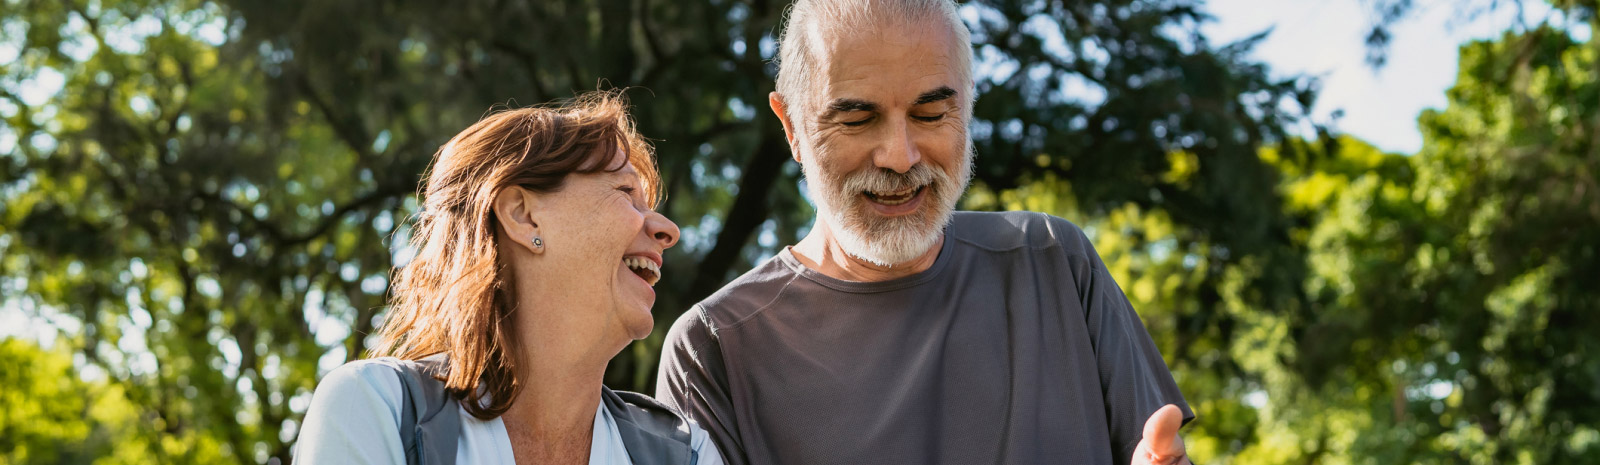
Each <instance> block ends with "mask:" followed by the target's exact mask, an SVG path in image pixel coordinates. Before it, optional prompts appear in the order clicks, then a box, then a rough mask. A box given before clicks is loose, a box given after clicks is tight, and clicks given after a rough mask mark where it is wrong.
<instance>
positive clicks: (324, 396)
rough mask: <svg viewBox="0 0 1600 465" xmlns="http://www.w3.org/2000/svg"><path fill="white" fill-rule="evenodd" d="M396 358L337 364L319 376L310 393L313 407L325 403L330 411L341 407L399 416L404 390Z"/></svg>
mask: <svg viewBox="0 0 1600 465" xmlns="http://www.w3.org/2000/svg"><path fill="white" fill-rule="evenodd" d="M398 362H399V360H398V359H394V358H389V357H384V358H375V359H365V360H355V361H351V362H349V363H345V364H344V365H340V366H339V367H338V368H335V369H333V371H330V372H328V374H327V375H326V376H323V377H322V381H320V382H318V383H317V389H316V391H315V392H314V393H313V394H312V403H313V404H318V403H320V404H324V405H326V406H328V407H333V409H338V410H343V409H342V408H340V407H346V408H348V407H365V408H367V409H375V408H376V407H380V406H381V407H384V408H382V409H381V410H386V411H389V412H390V413H392V414H393V416H394V417H395V418H397V419H398V418H399V417H400V407H401V405H402V404H401V401H402V399H401V396H402V395H404V390H405V388H404V387H402V386H401V385H400V377H399V371H398V368H397V367H398V365H397V363H398Z"/></svg>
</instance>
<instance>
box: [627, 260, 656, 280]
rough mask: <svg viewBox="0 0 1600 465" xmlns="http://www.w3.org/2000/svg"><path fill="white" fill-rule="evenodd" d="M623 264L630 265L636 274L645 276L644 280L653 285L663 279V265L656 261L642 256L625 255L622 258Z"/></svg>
mask: <svg viewBox="0 0 1600 465" xmlns="http://www.w3.org/2000/svg"><path fill="white" fill-rule="evenodd" d="M622 264H624V265H628V269H630V270H633V273H634V274H637V275H639V277H641V278H644V282H646V283H649V284H650V285H651V286H654V285H656V282H659V281H661V266H660V265H657V264H656V262H653V261H650V260H648V259H645V258H640V257H625V258H623V259H622Z"/></svg>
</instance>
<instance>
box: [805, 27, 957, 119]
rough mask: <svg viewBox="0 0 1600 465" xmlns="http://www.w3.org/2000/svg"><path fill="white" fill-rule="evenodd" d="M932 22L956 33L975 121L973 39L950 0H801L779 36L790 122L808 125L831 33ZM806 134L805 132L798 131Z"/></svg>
mask: <svg viewBox="0 0 1600 465" xmlns="http://www.w3.org/2000/svg"><path fill="white" fill-rule="evenodd" d="M929 22H932V23H934V24H941V25H943V26H947V27H949V28H950V30H951V32H952V33H954V34H955V37H954V40H955V47H954V48H955V49H956V50H954V52H955V54H956V55H955V59H956V65H957V68H958V69H957V70H956V72H957V73H959V74H958V75H957V77H958V78H959V82H958V83H957V84H958V87H957V88H956V91H957V92H959V94H958V98H961V99H962V100H964V101H965V103H967V104H966V105H963V108H964V110H963V113H964V114H963V115H962V117H963V118H962V119H963V120H964V121H965V120H971V116H972V115H971V112H972V105H971V102H972V99H973V97H974V95H973V85H972V84H973V83H972V46H971V44H972V37H971V34H970V33H969V32H968V31H967V24H966V23H964V22H962V21H961V16H960V13H959V12H958V11H957V7H956V4H955V2H952V1H951V0H799V1H797V2H794V4H793V5H791V6H790V7H789V14H788V17H787V18H786V19H785V24H784V27H783V32H781V33H780V34H779V36H778V57H777V58H778V59H777V64H778V85H777V91H778V95H781V96H783V99H784V104H785V106H786V107H788V110H787V111H786V113H788V114H789V115H788V116H789V121H793V122H795V124H796V126H803V125H802V124H801V122H803V121H805V119H804V118H802V117H801V116H802V115H804V113H803V112H804V111H805V106H806V105H808V104H809V102H810V101H811V93H812V91H813V90H814V87H815V86H816V85H817V83H820V82H822V76H821V69H820V66H818V64H817V61H818V55H820V54H821V52H822V49H821V47H820V45H819V42H820V41H819V40H818V39H819V38H820V37H823V36H824V35H827V34H845V33H850V32H853V31H868V30H872V29H877V28H883V27H886V26H891V25H921V24H926V23H929ZM796 129H801V128H796Z"/></svg>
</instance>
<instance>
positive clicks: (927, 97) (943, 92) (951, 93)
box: [911, 86, 956, 106]
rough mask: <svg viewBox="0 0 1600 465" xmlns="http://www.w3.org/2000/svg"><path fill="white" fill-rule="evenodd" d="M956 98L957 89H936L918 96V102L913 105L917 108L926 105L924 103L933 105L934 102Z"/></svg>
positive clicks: (945, 87) (946, 87) (947, 87)
mask: <svg viewBox="0 0 1600 465" xmlns="http://www.w3.org/2000/svg"><path fill="white" fill-rule="evenodd" d="M955 96H956V90H955V89H951V88H950V87H949V86H943V87H940V88H938V89H934V90H930V91H927V92H923V93H922V95H918V96H917V100H916V102H914V103H912V104H911V105H912V106H916V105H921V104H924V103H933V102H937V101H940V100H944V99H948V98H950V97H955Z"/></svg>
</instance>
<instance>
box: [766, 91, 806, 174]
mask: <svg viewBox="0 0 1600 465" xmlns="http://www.w3.org/2000/svg"><path fill="white" fill-rule="evenodd" d="M767 105H770V106H771V107H772V112H773V113H776V114H777V115H778V121H782V122H783V135H784V137H787V138H788V139H789V156H791V157H793V158H794V161H795V162H799V161H800V147H799V146H798V145H795V143H794V140H795V139H794V138H795V132H794V121H791V120H789V105H788V104H786V103H784V101H783V94H779V93H777V92H773V93H770V94H767Z"/></svg>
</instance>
